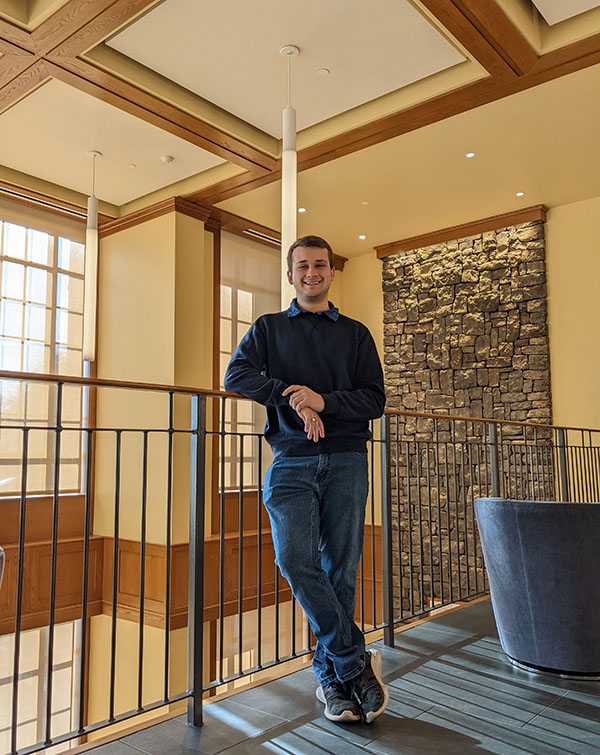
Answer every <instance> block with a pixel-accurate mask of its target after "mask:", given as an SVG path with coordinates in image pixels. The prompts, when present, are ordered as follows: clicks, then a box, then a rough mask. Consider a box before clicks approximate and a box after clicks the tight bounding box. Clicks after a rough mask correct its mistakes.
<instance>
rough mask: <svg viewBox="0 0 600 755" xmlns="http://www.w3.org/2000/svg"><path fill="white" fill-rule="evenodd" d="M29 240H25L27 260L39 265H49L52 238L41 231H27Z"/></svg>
mask: <svg viewBox="0 0 600 755" xmlns="http://www.w3.org/2000/svg"><path fill="white" fill-rule="evenodd" d="M28 236H29V238H28V239H27V241H28V244H27V259H28V260H29V261H30V262H37V263H38V264H40V265H49V264H50V263H51V261H50V248H51V245H52V237H51V236H49V235H48V234H47V233H43V232H42V231H34V230H33V229H31V228H30V229H29V234H28Z"/></svg>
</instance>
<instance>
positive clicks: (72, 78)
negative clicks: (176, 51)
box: [47, 53, 276, 175]
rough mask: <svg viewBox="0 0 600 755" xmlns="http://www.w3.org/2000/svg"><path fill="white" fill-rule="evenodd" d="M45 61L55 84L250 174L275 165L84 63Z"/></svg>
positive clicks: (51, 57)
mask: <svg viewBox="0 0 600 755" xmlns="http://www.w3.org/2000/svg"><path fill="white" fill-rule="evenodd" d="M47 60H48V70H49V72H50V74H51V75H52V76H54V78H56V79H58V80H59V81H63V82H64V83H66V84H69V85H70V86H72V87H75V88H76V89H79V90H80V91H82V92H86V93H87V94H90V95H92V97H96V98H97V99H100V100H102V101H103V102H108V103H109V104H110V105H114V106H115V107H118V108H119V109H120V110H123V111H125V112H127V113H130V114H131V115H135V116H136V117H137V118H140V119H141V120H143V121H146V123H151V124H152V125H154V126H158V127H159V128H162V129H163V130H164V131H168V132H169V133H171V134H174V135H175V136H179V137H180V138H181V139H185V140H186V141H187V142H190V143H191V144H195V145H196V146H197V147H201V148H202V149H205V150H207V151H208V152H211V153H212V154H214V155H218V156H219V157H222V158H223V159H225V160H228V161H229V162H232V163H234V164H235V165H239V166H241V167H242V168H245V169H246V170H248V171H253V175H256V174H257V173H258V174H260V173H265V172H267V171H269V170H272V169H273V167H274V166H275V164H276V159H275V158H274V157H272V156H271V155H267V154H266V153H265V152H262V151H261V150H259V149H256V148H255V147H252V146H251V145H249V144H246V143H245V142H243V141H242V140H241V139H237V138H236V137H235V136H231V135H230V134H226V133H225V132H223V131H220V130H219V129H218V128H216V127H214V126H212V125H210V124H209V123H206V122H205V121H202V120H200V119H199V118H196V117H195V116H193V115H191V114H190V113H188V112H186V111H184V110H181V109H179V108H177V107H175V106H174V105H171V104H170V103H168V102H165V101H164V100H161V99H160V98H158V97H156V96H154V95H152V94H150V93H149V92H146V91H145V90H143V89H140V88H138V87H136V86H134V85H133V84H130V83H129V82H127V81H123V79H120V78H118V77H117V76H115V75H113V74H111V73H109V72H108V71H105V70H103V69H101V68H98V67H97V66H94V65H92V64H91V63H88V62H87V61H85V60H81V59H80V58H75V59H73V58H64V57H62V56H55V54H54V53H50V54H49V55H48V57H47Z"/></svg>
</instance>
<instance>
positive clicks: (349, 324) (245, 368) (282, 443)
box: [225, 300, 385, 456]
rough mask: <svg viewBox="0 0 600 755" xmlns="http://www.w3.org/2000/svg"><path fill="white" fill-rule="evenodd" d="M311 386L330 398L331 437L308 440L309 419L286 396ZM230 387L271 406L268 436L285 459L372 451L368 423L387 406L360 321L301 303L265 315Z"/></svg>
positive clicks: (246, 342) (234, 362)
mask: <svg viewBox="0 0 600 755" xmlns="http://www.w3.org/2000/svg"><path fill="white" fill-rule="evenodd" d="M294 384H296V385H306V386H308V387H309V388H311V389H312V390H313V391H316V392H317V393H320V394H321V395H322V396H323V399H324V401H325V408H324V409H323V411H322V412H321V415H320V416H321V419H322V421H323V425H324V428H325V437H324V438H320V439H319V441H318V442H317V443H315V442H314V441H312V440H308V438H307V437H306V433H305V432H304V422H303V420H302V419H301V418H300V417H299V416H298V415H297V414H296V412H295V411H294V410H293V409H292V408H291V407H290V406H289V403H288V396H282V395H281V394H282V393H283V391H284V390H285V389H286V388H287V387H288V386H290V385H294ZM225 389H226V390H228V391H234V392H236V393H241V394H242V395H243V396H246V397H247V398H251V399H254V401H258V403H260V404H264V405H266V407H267V424H266V427H265V437H266V439H267V441H268V442H269V444H270V445H271V446H272V447H273V449H274V451H276V452H278V453H281V454H283V455H284V456H307V455H312V454H320V453H334V452H337V451H365V448H366V441H367V440H368V439H369V438H370V432H369V420H370V419H375V418H376V417H380V416H381V414H382V413H383V408H384V406H385V393H384V389H383V373H382V370H381V363H380V361H379V356H378V354H377V349H376V348H375V343H374V342H373V338H372V337H371V334H370V333H369V331H368V329H367V328H366V327H365V326H364V325H363V324H362V323H360V322H357V321H356V320H352V319H350V318H349V317H345V316H344V315H341V314H339V313H338V311H337V309H335V307H333V305H330V309H329V310H328V311H326V312H319V313H314V312H307V311H305V310H301V309H299V308H298V307H297V306H296V302H295V300H294V301H293V302H292V304H291V306H290V308H289V309H288V310H287V311H286V312H277V313H275V314H270V315H263V316H262V317H259V318H258V320H257V321H256V322H255V323H254V325H252V327H251V328H250V330H249V331H248V333H246V335H245V336H244V338H243V339H242V341H241V343H240V345H239V346H238V348H237V349H236V352H235V354H234V355H233V357H232V358H231V361H230V363H229V366H228V367H227V372H226V374H225Z"/></svg>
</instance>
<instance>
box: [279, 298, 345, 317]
mask: <svg viewBox="0 0 600 755" xmlns="http://www.w3.org/2000/svg"><path fill="white" fill-rule="evenodd" d="M327 303H328V304H329V309H324V310H323V311H322V312H309V311H308V310H306V309H300V307H299V306H298V302H297V301H296V299H292V301H291V303H290V306H289V308H288V310H287V316H288V317H297V315H307V314H313V315H325V316H326V317H329V319H330V320H333V322H336V321H337V320H338V318H339V316H340V311H339V309H338V308H337V307H334V306H333V304H332V303H331V302H327Z"/></svg>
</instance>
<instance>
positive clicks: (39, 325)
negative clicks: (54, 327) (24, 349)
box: [25, 304, 46, 341]
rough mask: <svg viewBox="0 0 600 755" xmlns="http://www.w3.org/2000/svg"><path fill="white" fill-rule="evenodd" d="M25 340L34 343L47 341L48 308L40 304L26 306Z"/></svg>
mask: <svg viewBox="0 0 600 755" xmlns="http://www.w3.org/2000/svg"><path fill="white" fill-rule="evenodd" d="M25 338H29V339H31V340H32V341H45V340H46V307H42V306H40V305H39V304H26V305H25Z"/></svg>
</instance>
